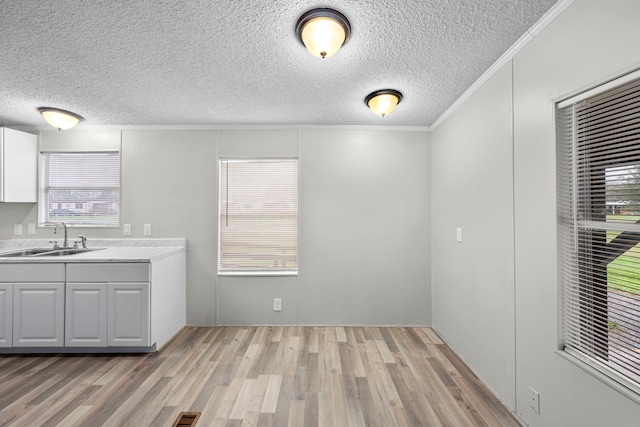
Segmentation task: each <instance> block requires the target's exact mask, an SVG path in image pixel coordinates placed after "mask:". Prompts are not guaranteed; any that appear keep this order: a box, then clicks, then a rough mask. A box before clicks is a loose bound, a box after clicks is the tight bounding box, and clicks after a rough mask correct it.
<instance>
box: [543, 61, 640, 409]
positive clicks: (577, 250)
mask: <svg viewBox="0 0 640 427" xmlns="http://www.w3.org/2000/svg"><path fill="white" fill-rule="evenodd" d="M634 82H637V83H636V85H637V86H640V70H638V71H634V72H632V73H629V74H627V75H624V76H621V77H620V78H618V79H615V80H611V81H607V82H605V83H604V84H602V85H599V86H596V87H594V88H592V89H589V90H586V91H583V92H581V93H579V94H577V95H574V96H572V97H570V98H567V99H564V100H559V101H558V102H556V103H555V109H554V122H555V124H556V144H557V145H556V150H557V151H556V160H557V180H558V184H557V210H558V216H557V218H558V219H557V231H558V300H559V306H558V321H559V325H558V350H557V354H559V355H560V356H562V357H564V358H566V359H567V360H569V361H571V362H572V363H574V364H576V365H577V366H579V367H580V368H581V369H583V370H585V371H586V372H588V373H590V374H591V375H593V376H594V377H596V378H598V379H599V380H601V381H602V382H604V383H606V384H607V385H609V386H611V387H612V388H614V389H616V390H618V391H619V392H621V393H623V394H625V395H626V396H627V397H629V398H631V399H633V400H635V401H637V402H640V379H639V378H640V377H639V376H638V374H637V373H632V370H637V367H636V366H635V365H631V366H633V367H630V368H629V369H628V370H627V372H626V373H625V372H624V371H625V369H624V368H625V366H629V365H620V364H619V363H616V362H611V360H610V352H611V351H612V344H611V343H610V341H609V339H608V337H609V334H610V332H608V331H607V329H608V328H607V326H608V325H607V324H606V322H607V321H608V319H609V315H610V307H609V302H608V298H609V297H605V302H604V303H600V301H601V299H599V298H600V297H594V296H587V298H586V300H585V301H587V302H586V303H585V302H584V301H582V300H581V298H582V297H580V300H579V301H578V309H576V308H575V304H576V300H578V298H576V297H575V295H576V294H579V295H584V294H586V293H587V292H602V290H598V287H599V286H602V285H598V284H597V282H598V281H599V280H602V279H598V278H597V277H598V276H597V275H598V274H600V277H603V276H604V278H605V279H604V282H603V285H604V288H603V289H604V291H606V292H609V290H610V284H609V283H610V282H609V273H608V270H607V269H608V266H609V263H610V262H611V261H613V260H616V259H617V258H618V257H619V256H621V255H623V254H625V253H626V251H627V250H631V249H633V248H634V245H629V246H628V247H626V249H625V246H624V244H621V245H619V247H618V246H613V247H612V248H609V246H611V245H610V243H613V240H611V241H607V239H608V237H607V233H608V232H613V231H614V230H618V231H620V232H621V233H620V236H622V235H623V234H625V232H631V233H638V232H640V224H638V223H636V224H632V223H630V222H626V223H624V222H616V220H615V219H614V220H613V221H611V222H610V221H609V218H607V217H606V214H603V216H604V220H603V219H602V218H600V219H598V218H595V219H592V218H590V217H588V215H587V219H586V220H585V219H584V218H581V215H582V212H583V211H581V209H584V207H585V206H587V207H588V208H589V209H591V210H592V211H595V209H594V207H598V206H602V205H603V204H604V205H605V207H606V203H605V195H604V194H605V193H603V190H602V189H605V190H606V189H608V188H609V184H608V183H607V182H606V180H607V179H608V178H607V173H609V171H610V170H611V169H622V168H625V169H627V170H635V169H636V167H637V165H638V164H639V163H638V162H637V161H636V160H635V159H633V158H630V157H629V158H628V157H625V156H624V155H623V154H619V155H617V156H614V157H613V160H610V161H609V164H608V166H606V165H605V166H603V165H602V164H598V165H597V166H594V163H595V162H596V160H593V159H591V158H589V155H588V154H580V155H579V154H578V153H579V152H580V150H582V152H583V153H588V152H589V150H592V148H589V147H590V146H589V145H588V144H589V143H590V142H589V141H590V138H591V137H588V138H586V139H581V141H587V142H586V143H587V149H586V150H585V148H584V147H582V148H580V147H578V145H577V137H576V133H577V131H576V124H575V123H576V113H575V112H573V117H572V118H571V119H570V120H571V123H572V127H571V129H570V130H567V126H566V123H561V122H562V120H563V118H565V119H566V116H567V114H566V113H565V112H562V111H563V110H564V111H567V112H570V111H571V110H569V108H577V106H578V104H579V103H582V102H584V101H587V100H591V99H593V98H594V97H599V96H606V95H608V94H610V93H613V92H614V91H615V90H617V89H619V88H623V87H625V86H627V85H630V84H634ZM636 96H637V95H636ZM637 97H640V96H637ZM574 111H575V110H574ZM634 123H635V122H634ZM607 129H609V128H607ZM567 134H569V136H570V138H569V139H570V140H571V141H570V144H571V147H570V148H567V146H566V145H568V139H567V137H566V135H567ZM636 140H640V137H639V138H638V139H633V142H634V143H635V141H636ZM562 144H565V146H562ZM614 147H615V146H614ZM600 149H601V150H602V147H600ZM607 149H608V146H605V150H607ZM568 151H570V154H568V153H567V152H568ZM603 151H604V150H603ZM598 155H599V154H598ZM585 157H586V158H588V160H587V161H584V163H581V162H583V160H582V159H583V158H585ZM598 160H600V161H601V159H600V158H598ZM632 166H633V167H632ZM580 168H585V170H582V171H581V172H580V173H579V172H578V170H579V169H580ZM591 168H593V169H594V170H595V171H596V172H594V171H593V170H591ZM598 171H601V172H598ZM585 176H588V181H587V180H586V179H585ZM594 177H595V179H596V181H595V187H598V183H599V184H601V185H602V187H600V188H602V189H600V188H597V189H590V188H589V189H588V190H585V186H586V187H588V186H591V185H594V183H593V181H591V180H593V179H594ZM597 180H601V181H597ZM585 182H586V184H585ZM569 187H570V188H569ZM581 191H584V192H581ZM606 191H608V190H606ZM606 194H607V196H608V194H609V193H606ZM614 194H615V193H614ZM585 195H586V196H587V197H585ZM595 199H598V200H599V201H597V202H596V201H594V200H595ZM584 200H589V202H588V203H584ZM638 222H639V223H640V221H638ZM591 233H595V234H596V236H595V237H593V238H591V237H588V238H586V239H585V238H584V236H585V235H590V234H591ZM598 235H599V237H598ZM594 239H596V240H594ZM598 239H600V240H602V241H600V240H598ZM617 239H618V237H615V238H614V240H617ZM623 240H624V239H623ZM598 242H599V243H598ZM636 244H639V243H637V242H636ZM589 245H595V249H588V248H585V247H586V246H589ZM620 248H622V249H620ZM603 250H604V251H603ZM594 255H595V256H596V259H598V261H599V262H598V263H597V264H601V263H602V262H607V264H606V266H605V267H604V274H602V271H599V272H597V271H596V272H595V273H593V274H592V275H589V274H590V273H589V271H590V269H591V268H594V269H597V268H600V267H594V265H595V264H596V262H593V261H591V263H589V265H587V266H586V267H584V266H581V265H585V259H586V258H587V259H588V257H589V256H594ZM603 256H608V257H613V258H611V259H609V261H607V259H608V258H606V257H605V258H602V257H603ZM581 263H582V264H581ZM639 263H640V261H639ZM600 270H602V268H600ZM585 271H586V276H587V277H588V279H589V281H588V282H586V284H585V283H584V282H582V281H581V279H580V277H582V276H581V275H584V274H585ZM594 271H595V270H594ZM576 278H578V280H577V281H576ZM571 285H573V290H570V289H569V288H570V287H571ZM585 289H591V290H590V291H585ZM571 292H573V295H574V296H573V297H571V296H570V295H569V294H570V293H571ZM571 298H573V299H571ZM572 303H573V304H574V307H572V308H569V305H570V304H572ZM583 304H584V305H583ZM589 304H592V305H593V306H592V305H589ZM600 304H602V306H600V307H596V306H598V305H600ZM589 310H591V311H589ZM629 310H633V308H632V309H629ZM635 310H638V314H639V315H640V305H639V306H637V307H635ZM570 311H573V315H574V316H575V314H576V312H578V313H579V314H580V316H583V315H585V313H588V316H591V317H586V319H587V320H586V321H584V323H583V321H582V320H580V321H576V320H567V319H568V318H569V317H570V316H571V313H570ZM603 313H604V314H605V317H603V316H602V314H603ZM634 313H635V311H634ZM601 321H604V322H605V325H604V330H605V332H604V333H603V331H602V326H601V325H598V322H601ZM572 322H574V323H572ZM575 322H577V325H578V326H581V327H584V328H585V329H578V331H577V332H576V331H575ZM585 323H586V325H585ZM570 324H571V325H570ZM594 325H595V326H594ZM572 327H573V328H574V330H573V332H571V331H570V328H572ZM589 328H591V329H590V332H589V331H588V329H589ZM585 330H587V331H586V332H585ZM571 333H573V334H574V335H575V334H579V335H580V338H577V340H578V341H582V340H583V338H582V334H585V335H586V336H587V342H591V345H592V346H593V348H592V349H591V353H592V354H587V353H586V352H584V351H582V350H581V349H580V348H576V346H575V345H572V341H575V340H576V338H569V335H570V334H571ZM603 336H606V337H607V341H606V344H603V341H602V337H603ZM589 340H592V341H589ZM573 344H575V343H573ZM605 347H606V348H605ZM614 359H615V358H614ZM616 365H618V366H617V367H615V366H616Z"/></svg>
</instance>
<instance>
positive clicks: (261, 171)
mask: <svg viewBox="0 0 640 427" xmlns="http://www.w3.org/2000/svg"><path fill="white" fill-rule="evenodd" d="M219 194H220V201H219V206H220V213H219V220H220V221H219V222H220V227H219V228H220V259H219V265H218V269H219V271H220V272H238V271H258V272H259V271H271V272H278V271H279V272H295V271H297V269H298V161H297V159H252V160H247V159H244V160H236V159H222V160H220V191H219Z"/></svg>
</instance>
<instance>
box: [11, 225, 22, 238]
mask: <svg viewBox="0 0 640 427" xmlns="http://www.w3.org/2000/svg"><path fill="white" fill-rule="evenodd" d="M13 234H15V235H16V236H19V235H21V234H22V224H13Z"/></svg>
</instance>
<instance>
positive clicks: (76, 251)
mask: <svg viewBox="0 0 640 427" xmlns="http://www.w3.org/2000/svg"><path fill="white" fill-rule="evenodd" d="M95 250H96V249H94V248H91V249H89V248H82V249H81V248H78V249H55V250H52V251H50V252H41V253H38V254H33V256H67V255H75V254H82V253H85V252H91V251H95Z"/></svg>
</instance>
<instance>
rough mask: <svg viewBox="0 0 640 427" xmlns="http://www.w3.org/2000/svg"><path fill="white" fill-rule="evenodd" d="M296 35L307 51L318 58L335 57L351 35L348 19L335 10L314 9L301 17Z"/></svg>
mask: <svg viewBox="0 0 640 427" xmlns="http://www.w3.org/2000/svg"><path fill="white" fill-rule="evenodd" d="M296 34H297V35H298V38H299V39H300V41H301V42H302V44H304V45H305V47H306V48H307V50H308V51H309V52H310V53H311V54H312V55H313V56H316V57H318V58H328V57H330V56H332V55H334V54H335V53H336V52H337V51H338V50H339V49H340V47H342V45H343V44H344V43H345V42H346V41H347V39H348V38H349V35H350V34H351V25H350V24H349V21H348V20H347V18H346V17H345V16H344V15H343V14H341V13H340V12H338V11H336V10H333V9H326V8H321V9H312V10H310V11H308V12H306V13H305V14H304V15H302V16H301V17H300V19H299V20H298V23H297V25H296Z"/></svg>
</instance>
